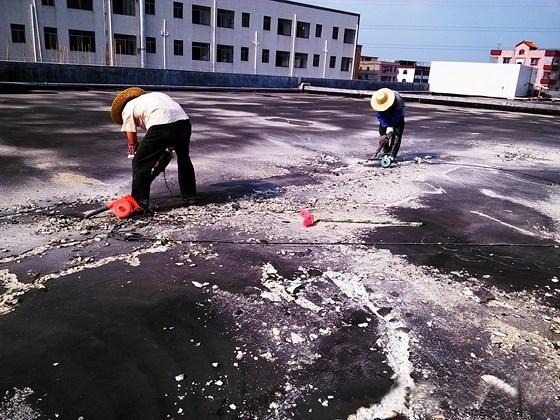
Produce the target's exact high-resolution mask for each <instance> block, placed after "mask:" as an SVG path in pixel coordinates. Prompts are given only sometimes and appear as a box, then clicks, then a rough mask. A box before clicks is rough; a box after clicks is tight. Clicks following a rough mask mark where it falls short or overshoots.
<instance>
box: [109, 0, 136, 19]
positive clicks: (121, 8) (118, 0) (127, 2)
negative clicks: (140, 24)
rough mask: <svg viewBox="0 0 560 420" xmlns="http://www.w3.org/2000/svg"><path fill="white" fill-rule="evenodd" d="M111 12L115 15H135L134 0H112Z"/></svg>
mask: <svg viewBox="0 0 560 420" xmlns="http://www.w3.org/2000/svg"><path fill="white" fill-rule="evenodd" d="M113 13H114V14H115V15H127V16H135V14H136V8H135V5H134V0H113Z"/></svg>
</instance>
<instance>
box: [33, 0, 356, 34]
mask: <svg viewBox="0 0 560 420" xmlns="http://www.w3.org/2000/svg"><path fill="white" fill-rule="evenodd" d="M66 2H67V7H68V8H72V9H83V10H93V0H66ZM43 5H45V6H54V0H43ZM145 11H146V14H147V15H155V13H156V3H155V0H145ZM216 12H217V13H216V25H217V26H218V27H220V28H230V29H234V27H235V11H233V10H226V9H217V11H216ZM113 13H114V14H118V15H129V16H135V14H136V6H135V0H113ZM183 15H184V13H183V3H182V2H179V1H174V2H173V17H174V18H177V19H183ZM210 16H211V8H210V7H208V6H200V5H196V4H193V5H192V23H193V24H195V25H207V26H210ZM250 24H251V14H250V13H246V12H242V13H241V26H242V27H243V28H248V27H249V26H250ZM271 26H272V17H271V16H264V17H263V30H264V31H270V30H271ZM339 31H340V28H339V27H337V26H335V27H333V29H332V34H331V37H332V39H338V36H339ZM310 32H311V24H310V23H309V22H300V21H297V22H296V37H297V38H309V34H310ZM277 34H278V35H284V36H291V35H292V21H291V20H290V19H282V18H278V25H277ZM322 36H323V25H321V24H316V25H315V37H316V38H321V37H322ZM355 39H356V30H354V29H348V28H346V29H344V37H343V41H344V43H346V44H353V43H354V41H355Z"/></svg>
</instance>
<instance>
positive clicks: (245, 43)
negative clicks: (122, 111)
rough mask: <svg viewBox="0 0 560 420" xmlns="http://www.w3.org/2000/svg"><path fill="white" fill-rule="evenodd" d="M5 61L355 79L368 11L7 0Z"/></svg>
mask: <svg viewBox="0 0 560 420" xmlns="http://www.w3.org/2000/svg"><path fill="white" fill-rule="evenodd" d="M2 6H3V11H2V14H1V16H0V46H1V48H2V49H1V53H2V56H1V57H0V58H1V59H2V60H8V61H28V62H45V63H64V64H87V65H100V66H119V67H140V68H156V69H173V70H189V71H202V72H221V73H241V74H259V75H274V76H294V77H298V76H300V77H316V78H329V79H351V78H352V71H353V67H354V61H355V53H356V47H357V39H358V31H359V23H360V15H359V14H356V13H351V12H345V11H340V10H334V9H328V8H324V7H318V6H311V5H306V4H303V3H298V2H293V1H287V0H252V1H249V0H189V1H172V0H2Z"/></svg>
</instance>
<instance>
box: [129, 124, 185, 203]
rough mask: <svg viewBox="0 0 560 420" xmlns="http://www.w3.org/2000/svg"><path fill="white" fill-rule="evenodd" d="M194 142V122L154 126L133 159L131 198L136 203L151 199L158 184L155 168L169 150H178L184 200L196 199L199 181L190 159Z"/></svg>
mask: <svg viewBox="0 0 560 420" xmlns="http://www.w3.org/2000/svg"><path fill="white" fill-rule="evenodd" d="M190 141H191V122H190V120H181V121H176V122H174V123H170V124H161V125H154V126H152V127H150V128H149V129H148V131H147V133H146V135H145V136H144V138H143V139H142V141H141V142H140V144H139V146H138V150H137V151H136V155H135V156H134V159H132V192H131V195H132V197H133V198H134V199H135V200H136V201H138V202H140V201H143V202H147V201H148V200H149V199H150V186H151V185H152V181H153V180H154V176H153V175H152V168H153V167H154V165H155V163H156V162H157V160H158V158H159V157H160V155H161V153H162V152H163V151H164V150H165V149H166V148H167V147H172V148H173V149H175V154H176V155H177V169H178V173H179V188H180V189H181V196H182V197H183V198H187V197H190V196H195V195H196V177H195V173H194V167H193V164H192V162H191V158H190V156H189V144H190Z"/></svg>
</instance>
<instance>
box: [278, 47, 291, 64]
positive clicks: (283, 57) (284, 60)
mask: <svg viewBox="0 0 560 420" xmlns="http://www.w3.org/2000/svg"><path fill="white" fill-rule="evenodd" d="M289 65H290V52H289V51H276V67H289Z"/></svg>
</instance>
